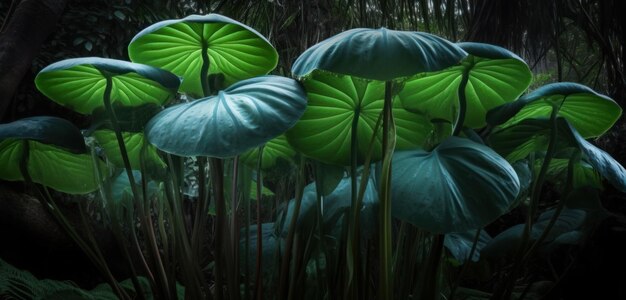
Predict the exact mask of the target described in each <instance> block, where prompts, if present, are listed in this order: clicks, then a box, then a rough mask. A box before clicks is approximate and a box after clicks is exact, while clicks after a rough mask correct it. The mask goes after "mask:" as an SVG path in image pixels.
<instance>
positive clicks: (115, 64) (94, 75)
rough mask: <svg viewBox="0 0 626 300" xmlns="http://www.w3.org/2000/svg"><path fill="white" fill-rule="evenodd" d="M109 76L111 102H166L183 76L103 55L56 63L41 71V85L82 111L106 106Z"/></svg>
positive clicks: (48, 93)
mask: <svg viewBox="0 0 626 300" xmlns="http://www.w3.org/2000/svg"><path fill="white" fill-rule="evenodd" d="M107 77H110V78H111V84H112V86H111V96H110V99H111V103H112V104H118V105H120V106H140V105H144V104H146V103H153V104H155V105H159V106H160V105H163V104H165V103H166V102H167V101H169V100H170V99H172V98H173V96H174V95H175V94H176V91H177V90H178V85H179V84H180V79H179V78H178V77H176V76H175V75H174V74H172V73H169V72H167V71H164V70H161V69H157V68H154V67H150V66H146V65H140V64H135V63H131V62H126V61H121V60H114V59H108V58H99V57H85V58H71V59H66V60H63V61H59V62H56V63H53V64H51V65H49V66H47V67H46V68H44V69H43V70H41V71H40V72H39V74H37V77H36V78H35V84H36V85H37V88H38V89H39V90H40V91H41V92H42V93H43V94H44V95H46V96H47V97H48V98H50V99H52V100H53V101H55V102H57V103H59V104H61V105H63V106H66V107H69V108H71V109H73V110H75V111H77V112H79V113H82V114H91V113H93V112H94V110H96V109H98V108H102V107H104V101H103V99H104V91H105V88H106V85H107Z"/></svg>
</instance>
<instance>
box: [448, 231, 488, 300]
mask: <svg viewBox="0 0 626 300" xmlns="http://www.w3.org/2000/svg"><path fill="white" fill-rule="evenodd" d="M481 231H482V229H478V230H476V234H475V235H474V239H473V240H472V248H471V249H470V253H469V255H468V256H467V258H466V259H465V263H464V264H463V267H461V271H460V272H459V275H458V278H457V280H455V281H454V285H453V286H452V288H451V289H450V296H449V297H448V299H450V300H452V299H454V294H455V293H456V290H457V288H458V287H459V283H460V282H461V279H462V278H463V275H464V274H465V272H466V271H467V268H468V265H469V264H470V263H471V262H472V257H474V252H475V251H476V246H477V245H478V240H479V239H480V232H481Z"/></svg>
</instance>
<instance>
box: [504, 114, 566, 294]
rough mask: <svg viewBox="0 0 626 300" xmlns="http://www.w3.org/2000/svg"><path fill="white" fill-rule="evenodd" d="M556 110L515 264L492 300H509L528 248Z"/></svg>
mask: <svg viewBox="0 0 626 300" xmlns="http://www.w3.org/2000/svg"><path fill="white" fill-rule="evenodd" d="M558 111H559V110H558V108H556V107H553V108H552V113H551V114H550V125H551V127H550V139H549V140H548V149H547V151H546V156H545V157H544V159H543V162H542V163H541V168H540V169H539V174H538V175H537V179H536V180H535V181H534V182H533V185H532V193H531V198H530V204H529V208H528V217H527V219H526V225H525V226H524V231H523V234H522V242H521V244H520V246H519V248H518V249H517V253H516V255H515V257H516V259H515V263H514V265H513V271H512V272H511V273H510V275H509V276H510V277H509V279H508V280H507V281H506V282H505V283H503V284H502V286H500V287H499V288H497V289H496V291H495V292H494V294H493V297H492V299H508V298H511V293H512V292H513V284H514V282H515V279H516V278H517V276H518V274H519V272H520V271H521V268H522V261H523V258H524V255H525V253H526V248H527V247H528V242H529V240H530V234H531V230H532V226H533V221H534V218H535V214H536V210H537V207H538V206H539V201H540V198H541V191H542V187H543V183H544V181H545V178H546V174H547V172H548V167H549V166H550V161H551V160H552V157H553V156H554V154H555V152H556V138H557V135H558V128H557V123H556V121H557V119H556V117H557V114H558Z"/></svg>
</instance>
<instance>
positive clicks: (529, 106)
mask: <svg viewBox="0 0 626 300" xmlns="http://www.w3.org/2000/svg"><path fill="white" fill-rule="evenodd" d="M553 109H556V110H557V111H558V114H557V115H558V116H559V117H563V118H565V119H567V121H568V122H569V123H570V124H571V125H572V126H573V127H574V128H576V130H577V131H578V132H579V133H580V135H581V136H582V137H583V138H591V137H597V136H600V135H602V134H603V133H605V132H606V131H607V130H608V129H609V128H611V126H613V124H615V122H616V121H617V119H618V118H619V116H620V115H621V114H622V108H621V107H620V106H619V105H618V104H617V103H615V101H613V99H611V98H609V97H607V96H605V95H601V94H598V93H596V92H595V91H594V90H592V89H590V88H588V87H586V86H584V85H581V84H578V83H572V82H560V83H553V84H548V85H545V86H542V87H541V88H538V89H537V90H535V91H533V92H532V93H530V94H528V95H525V96H524V97H522V98H520V99H519V100H518V101H514V102H511V103H508V104H505V105H502V106H499V107H496V108H494V109H493V110H491V111H490V112H489V113H488V114H487V122H488V123H489V124H491V125H493V126H496V125H500V126H501V127H509V126H511V125H514V124H517V123H519V122H521V121H522V120H525V119H537V118H549V117H550V114H551V113H552V110H553Z"/></svg>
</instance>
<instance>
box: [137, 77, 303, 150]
mask: <svg viewBox="0 0 626 300" xmlns="http://www.w3.org/2000/svg"><path fill="white" fill-rule="evenodd" d="M305 108H306V96H305V94H304V91H303V90H302V88H301V87H300V85H299V83H298V82H296V81H295V80H293V79H289V78H285V77H279V76H261V77H255V78H252V79H247V80H244V81H240V82H238V83H236V84H234V85H232V86H230V87H229V88H228V89H226V90H224V91H220V93H219V94H218V95H216V96H212V97H208V98H203V99H199V100H196V101H194V102H190V103H183V104H179V105H175V106H172V107H170V108H167V109H166V110H164V111H162V112H160V113H159V114H158V115H156V116H155V117H154V118H152V120H150V122H149V123H148V124H147V125H146V135H147V137H148V140H149V141H150V143H152V144H153V145H155V146H156V147H157V148H159V149H160V150H163V151H165V152H168V153H172V154H176V155H181V156H212V157H222V158H223V157H230V156H234V155H237V154H241V153H243V152H245V151H247V150H249V149H252V148H254V147H258V146H260V145H262V144H263V143H265V142H267V141H269V140H271V139H273V138H275V137H277V136H279V135H280V134H282V133H283V132H284V131H285V130H287V129H289V128H290V127H291V126H293V125H294V124H295V123H296V121H297V120H298V119H299V118H300V116H301V115H302V113H303V112H304V109H305Z"/></svg>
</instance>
